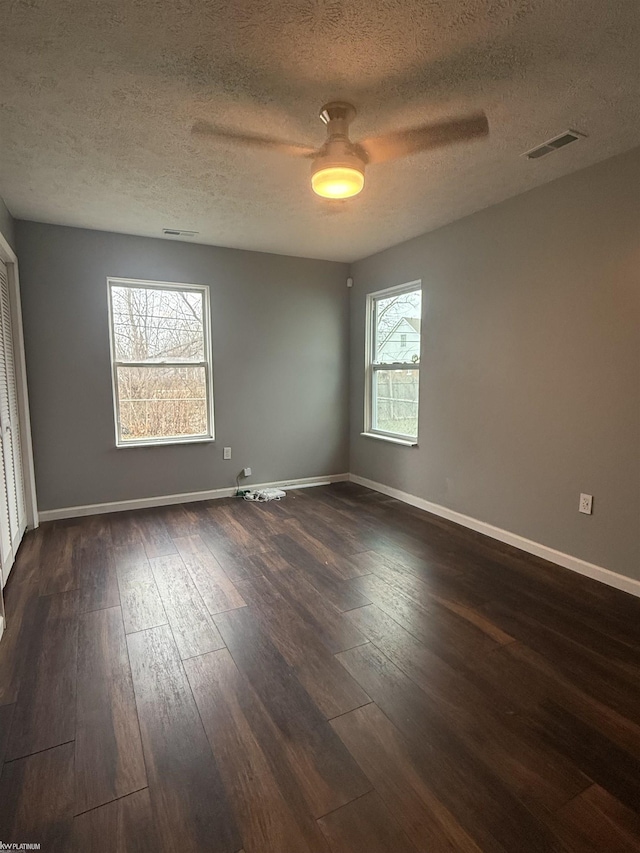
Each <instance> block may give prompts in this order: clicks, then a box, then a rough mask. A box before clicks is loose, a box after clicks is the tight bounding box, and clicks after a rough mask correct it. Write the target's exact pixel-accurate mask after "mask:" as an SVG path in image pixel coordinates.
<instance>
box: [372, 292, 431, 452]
mask: <svg viewBox="0 0 640 853" xmlns="http://www.w3.org/2000/svg"><path fill="white" fill-rule="evenodd" d="M421 316H422V290H421V286H420V284H419V283H418V284H413V285H406V286H402V287H400V288H391V289H389V290H387V291H381V292H380V293H377V294H376V293H374V294H370V296H369V299H368V322H369V324H370V330H371V331H370V351H369V354H368V371H367V373H368V376H367V382H368V384H369V390H368V397H367V399H368V412H367V420H368V424H367V429H368V430H369V431H373V432H379V433H381V434H383V435H389V436H395V437H400V438H406V439H416V438H417V435H418V398H419V377H420V340H421Z"/></svg>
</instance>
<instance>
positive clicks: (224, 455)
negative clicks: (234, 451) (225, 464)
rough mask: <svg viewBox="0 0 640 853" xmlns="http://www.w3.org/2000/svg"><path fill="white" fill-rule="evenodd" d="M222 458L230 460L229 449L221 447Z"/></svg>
mask: <svg viewBox="0 0 640 853" xmlns="http://www.w3.org/2000/svg"><path fill="white" fill-rule="evenodd" d="M222 458H223V459H231V448H230V447H223V448H222Z"/></svg>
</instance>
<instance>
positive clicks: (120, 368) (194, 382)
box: [107, 278, 214, 447]
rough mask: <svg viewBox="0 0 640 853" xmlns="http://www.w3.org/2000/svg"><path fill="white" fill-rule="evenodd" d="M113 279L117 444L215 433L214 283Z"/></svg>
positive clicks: (111, 308) (190, 439)
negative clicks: (211, 292)
mask: <svg viewBox="0 0 640 853" xmlns="http://www.w3.org/2000/svg"><path fill="white" fill-rule="evenodd" d="M107 284H108V294H109V328H110V338H111V366H112V382H113V398H114V413H115V428H116V429H115V431H116V445H117V446H118V447H131V446H136V445H149V444H180V443H186V442H193V441H211V440H213V437H214V431H213V382H212V373H213V365H212V360H211V340H210V330H209V318H210V310H209V288H208V287H205V286H201V285H187V284H174V283H170V282H155V281H137V280H130V279H116V278H110V279H108V282H107Z"/></svg>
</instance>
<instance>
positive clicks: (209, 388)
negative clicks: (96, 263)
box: [107, 276, 215, 448]
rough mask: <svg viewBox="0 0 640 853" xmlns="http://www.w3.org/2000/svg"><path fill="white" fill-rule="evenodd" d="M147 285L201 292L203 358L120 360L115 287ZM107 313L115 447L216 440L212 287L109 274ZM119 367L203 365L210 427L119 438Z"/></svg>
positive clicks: (150, 287)
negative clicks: (192, 431)
mask: <svg viewBox="0 0 640 853" xmlns="http://www.w3.org/2000/svg"><path fill="white" fill-rule="evenodd" d="M114 286H115V287H123V286H124V287H135V288H147V289H149V290H162V289H164V290H190V291H197V292H198V293H202V331H203V336H204V352H205V356H206V358H205V360H204V361H189V362H185V361H171V360H169V359H167V360H164V361H155V362H153V361H118V360H117V359H116V354H115V335H114V331H113V301H112V288H113V287H114ZM107 294H108V313H109V346H110V352H111V385H112V393H113V417H114V427H115V437H116V447H118V448H123V447H149V446H156V445H163V444H202V443H204V442H210V441H214V440H215V431H214V419H213V357H212V352H211V310H210V302H209V287H208V286H207V285H205V284H183V283H182V282H177V281H148V280H144V279H135V278H114V277H112V276H108V277H107ZM118 367H204V370H205V388H206V393H207V409H206V410H207V425H208V430H207V432H206V433H204V434H200V435H193V436H190V435H179V436H175V437H169V438H142V439H135V440H133V441H122V440H121V439H120V398H119V395H118Z"/></svg>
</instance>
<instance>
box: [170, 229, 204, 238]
mask: <svg viewBox="0 0 640 853" xmlns="http://www.w3.org/2000/svg"><path fill="white" fill-rule="evenodd" d="M162 233H163V234H164V235H165V236H166V237H195V236H196V234H199V233H200V232H199V231H184V230H182V229H181V228H163V229H162Z"/></svg>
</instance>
